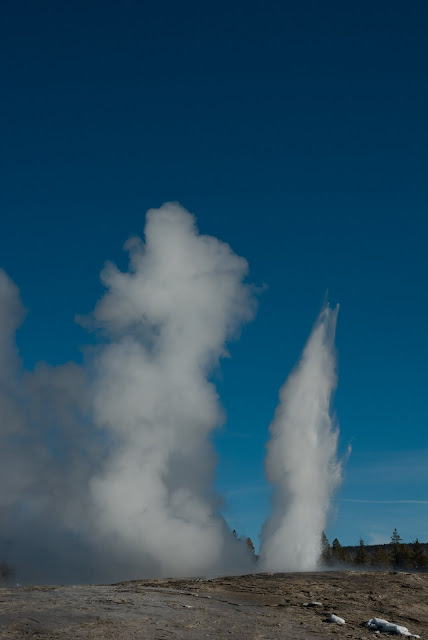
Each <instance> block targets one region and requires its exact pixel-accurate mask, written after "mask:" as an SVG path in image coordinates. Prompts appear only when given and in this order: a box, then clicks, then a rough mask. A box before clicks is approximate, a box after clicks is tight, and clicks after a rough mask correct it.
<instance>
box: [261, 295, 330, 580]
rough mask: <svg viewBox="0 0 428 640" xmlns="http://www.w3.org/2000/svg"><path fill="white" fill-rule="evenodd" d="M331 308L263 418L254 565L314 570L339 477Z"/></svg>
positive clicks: (312, 334) (325, 312)
mask: <svg viewBox="0 0 428 640" xmlns="http://www.w3.org/2000/svg"><path fill="white" fill-rule="evenodd" d="M337 313H338V307H336V308H335V309H331V308H330V307H329V306H325V307H324V308H323V310H322V311H321V313H320V315H319V317H318V319H317V321H316V323H315V326H314V328H313V330H312V333H311V335H310V337H309V339H308V342H307V344H306V346H305V348H304V350H303V353H302V356H301V359H300V361H299V363H298V364H297V366H296V368H295V369H294V371H293V372H292V373H291V374H290V376H289V378H288V379H287V381H286V382H285V384H284V386H283V387H282V388H281V390H280V393H279V406H278V407H277V409H276V412H275V416H274V419H273V421H272V423H271V425H270V440H269V442H268V445H267V456H266V474H267V477H268V480H269V482H270V483H271V484H272V486H273V488H274V493H273V499H272V513H271V516H270V517H269V519H268V521H267V522H266V524H265V525H264V527H263V531H262V536H261V548H260V568H261V569H262V570H265V571H308V570H313V569H315V568H316V566H317V563H318V560H319V557H320V553H321V535H322V531H323V530H324V528H325V525H326V520H327V514H328V510H329V505H330V500H331V497H332V494H333V492H334V491H335V489H336V488H337V487H338V486H339V484H340V480H341V464H340V462H339V461H338V459H337V444H338V427H337V425H336V423H335V419H334V415H333V414H332V406H331V405H332V395H333V393H334V391H335V388H336V382H337V377H336V358H335V346H334V340H335V331H336V322H337Z"/></svg>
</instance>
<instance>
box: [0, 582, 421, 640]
mask: <svg viewBox="0 0 428 640" xmlns="http://www.w3.org/2000/svg"><path fill="white" fill-rule="evenodd" d="M312 601H316V602H319V603H321V604H322V606H305V604H307V603H310V602H312ZM331 613H335V614H337V615H338V616H341V617H342V618H344V619H345V621H346V624H345V625H344V626H339V625H337V624H334V623H331V622H327V619H328V617H329V616H330V614H331ZM372 617H378V618H386V619H387V620H389V621H390V622H395V623H398V624H400V625H404V626H405V627H408V628H409V631H410V632H411V633H415V634H420V636H421V638H422V639H424V638H426V639H427V640H428V574H416V573H414V574H409V573H392V572H354V571H343V572H325V573H322V572H320V573H292V574H257V575H250V576H239V577H227V578H216V579H213V580H206V579H180V580H179V579H171V580H141V581H133V582H123V583H119V584H114V585H102V586H93V585H91V586H52V587H19V588H13V589H10V588H2V589H0V640H5V639H6V638H33V637H34V638H38V640H43V639H47V638H51V639H53V638H55V639H56V638H61V639H63V638H64V639H67V638H82V639H85V638H100V639H110V638H112V639H113V638H114V639H120V640H128V638H129V639H131V638H132V639H139V638H141V639H146V638H149V639H153V640H154V639H159V640H160V639H163V638H186V639H196V638H197V639H198V640H200V639H202V638H229V639H233V638H236V639H238V638H240V639H241V638H242V639H248V638H251V639H259V638H260V639H262V638H266V639H267V640H273V639H275V638H282V639H285V640H288V639H291V638H293V639H294V638H297V639H305V640H318V639H323V640H327V639H329V638H351V639H358V640H363V639H370V640H372V639H373V638H377V637H379V636H378V635H375V634H374V633H373V631H370V630H369V629H368V628H367V627H365V626H364V623H365V622H367V620H369V618H372Z"/></svg>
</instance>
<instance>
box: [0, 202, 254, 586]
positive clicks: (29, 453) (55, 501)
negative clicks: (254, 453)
mask: <svg viewBox="0 0 428 640" xmlns="http://www.w3.org/2000/svg"><path fill="white" fill-rule="evenodd" d="M126 248H127V250H128V251H129V254H130V268H129V271H128V272H125V273H122V272H120V271H118V269H117V268H116V267H115V266H114V265H112V264H109V265H107V266H106V268H105V269H104V271H103V273H102V280H103V282H104V284H105V286H106V288H107V291H106V294H105V295H104V297H103V298H102V299H101V300H100V301H99V303H98V304H97V306H96V308H95V311H94V313H93V314H92V316H91V318H89V319H87V320H86V323H87V324H90V325H92V327H93V328H96V329H97V330H98V331H99V332H100V334H101V340H100V343H99V345H98V347H96V349H95V350H94V351H93V352H92V353H91V355H90V356H89V358H88V361H87V362H86V364H85V366H84V367H79V366H77V365H76V364H73V363H68V364H65V365H62V366H60V367H50V366H48V365H46V364H43V365H38V366H36V367H35V370H34V371H33V372H23V371H22V370H20V363H19V359H18V357H17V353H16V347H15V335H14V334H15V330H16V329H17V327H18V325H19V324H20V321H21V319H22V317H23V311H22V305H21V302H20V299H19V292H18V289H17V287H16V286H15V285H14V284H13V283H12V282H11V280H10V279H9V278H8V277H7V276H6V274H4V273H3V272H1V271H0V444H1V449H0V482H1V484H0V487H1V490H0V521H1V528H0V561H2V560H6V561H7V562H9V563H10V564H11V565H12V566H13V567H14V568H15V569H16V571H17V577H18V579H19V580H20V581H21V582H55V581H61V582H83V581H107V580H109V581H113V580H118V579H125V578H137V577H144V576H156V575H167V574H168V575H180V574H186V575H190V574H197V573H199V574H201V573H204V572H239V571H245V570H248V569H249V568H250V566H251V559H250V554H249V553H247V548H246V545H245V544H244V543H240V542H238V541H236V540H235V539H234V537H233V536H232V534H231V533H230V532H229V530H228V529H227V527H226V525H225V523H224V521H223V519H222V518H221V517H220V516H219V515H218V511H219V501H218V498H217V496H216V495H215V492H214V489H213V485H214V483H213V473H214V468H215V463H216V458H215V453H214V451H213V447H212V444H211V442H210V436H211V434H212V432H213V430H214V429H215V428H216V427H217V426H219V425H220V424H221V423H222V421H223V413H222V409H221V406H220V404H219V401H218V397H217V391H216V388H215V386H214V384H213V383H212V381H211V377H212V374H213V372H214V371H215V370H216V368H217V367H218V365H219V361H220V359H221V358H222V357H224V356H226V355H227V351H226V342H227V340H229V339H232V338H234V337H237V334H238V333H239V330H240V327H241V326H242V324H243V323H245V322H247V321H249V320H250V319H251V318H252V316H253V315H254V312H255V308H256V303H255V296H254V290H253V289H252V287H251V286H249V285H247V284H245V282H244V280H245V277H246V275H247V271H248V265H247V262H246V261H245V260H244V259H243V258H240V257H239V256H237V255H236V254H234V253H233V251H232V250H231V248H230V247H229V246H228V245H227V244H225V243H223V242H221V241H219V240H217V239H216V238H213V237H209V236H204V235H200V234H199V232H198V230H197V228H196V225H195V219H194V217H193V216H192V215H191V214H189V213H188V212H187V211H185V210H184V209H183V208H181V207H180V206H179V205H176V204H167V205H164V206H162V207H161V208H160V209H159V210H152V211H149V212H148V214H147V222H146V227H145V242H142V241H141V240H140V239H135V238H134V239H132V240H130V241H128V243H127V245H126Z"/></svg>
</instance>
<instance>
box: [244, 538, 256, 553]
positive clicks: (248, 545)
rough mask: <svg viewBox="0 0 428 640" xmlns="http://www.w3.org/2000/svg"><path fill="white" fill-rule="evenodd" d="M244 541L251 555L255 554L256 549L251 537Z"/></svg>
mask: <svg viewBox="0 0 428 640" xmlns="http://www.w3.org/2000/svg"><path fill="white" fill-rule="evenodd" d="M245 542H246V543H247V547H248V548H249V550H250V551H251V553H252V554H253V556H255V555H256V550H255V548H254V545H253V541H252V540H251V538H247V539H246V541H245Z"/></svg>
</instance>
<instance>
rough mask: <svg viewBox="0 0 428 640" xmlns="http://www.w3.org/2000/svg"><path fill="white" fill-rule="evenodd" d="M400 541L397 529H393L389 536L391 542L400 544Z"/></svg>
mask: <svg viewBox="0 0 428 640" xmlns="http://www.w3.org/2000/svg"><path fill="white" fill-rule="evenodd" d="M400 542H401V538H400V536H399V535H398V531H397V529H394V531H393V532H392V536H391V544H400Z"/></svg>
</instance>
